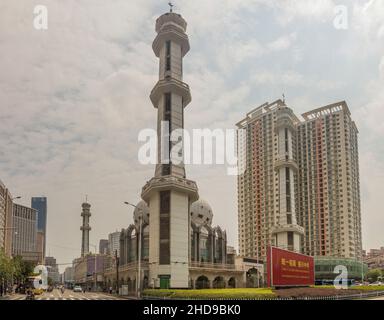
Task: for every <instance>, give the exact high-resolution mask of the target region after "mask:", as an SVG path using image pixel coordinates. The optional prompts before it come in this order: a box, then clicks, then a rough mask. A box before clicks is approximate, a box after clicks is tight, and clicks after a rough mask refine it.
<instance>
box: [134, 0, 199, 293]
mask: <svg viewBox="0 0 384 320" xmlns="http://www.w3.org/2000/svg"><path fill="white" fill-rule="evenodd" d="M169 6H170V12H171V13H169V12H167V13H165V14H163V15H162V16H160V17H159V18H158V19H157V21H156V32H157V35H156V38H155V40H154V41H153V45H152V48H153V51H154V53H155V55H156V57H158V58H159V80H158V82H157V83H156V85H155V87H154V88H153V90H152V92H151V95H150V99H151V101H152V104H153V106H154V107H155V108H156V109H157V135H158V139H157V140H158V155H157V165H156V169H155V176H154V177H153V178H152V179H151V180H150V181H149V182H148V183H147V184H146V185H145V186H144V187H143V190H142V193H141V197H142V199H143V200H144V201H145V202H146V203H149V242H150V247H149V261H150V267H149V278H150V279H160V281H155V282H154V286H155V287H156V288H158V287H159V286H160V287H163V286H164V287H166V288H188V287H189V276H188V273H189V241H190V239H189V238H190V237H188V236H187V235H188V234H189V228H190V211H189V208H190V205H191V203H192V202H194V201H196V200H198V198H199V195H198V190H197V185H196V183H195V182H194V181H191V180H187V179H186V175H185V167H184V163H183V137H182V136H181V137H180V136H179V140H178V141H177V142H175V141H174V140H175V139H172V140H171V136H172V133H174V132H175V130H176V129H178V130H177V132H180V131H181V130H182V129H183V128H184V109H185V107H186V106H187V105H188V104H189V103H190V102H191V99H192V98H191V93H190V90H189V86H188V85H187V84H186V83H184V82H183V58H184V56H185V55H186V54H187V52H188V51H189V40H188V36H187V34H186V29H187V22H186V21H185V20H184V19H183V17H182V16H181V15H180V14H176V13H172V7H173V4H172V3H171V2H170V3H169ZM180 147H181V148H180ZM175 149H177V151H175ZM175 156H176V158H177V160H178V161H173V160H175V159H176V158H174V157H175ZM164 160H165V161H164ZM180 160H181V161H180Z"/></svg>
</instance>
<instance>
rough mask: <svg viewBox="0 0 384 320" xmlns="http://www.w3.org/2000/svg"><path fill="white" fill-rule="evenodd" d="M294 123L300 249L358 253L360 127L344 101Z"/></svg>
mask: <svg viewBox="0 0 384 320" xmlns="http://www.w3.org/2000/svg"><path fill="white" fill-rule="evenodd" d="M302 116H303V118H304V121H303V122H301V123H299V125H298V128H297V162H298V166H299V174H298V181H297V186H298V188H297V194H296V198H297V202H298V221H299V224H300V225H302V226H303V227H304V229H305V232H306V236H305V237H304V238H303V248H304V252H305V253H307V254H309V255H313V256H337V257H346V258H358V259H361V257H362V239H361V212H360V211H361V210H360V182H359V154H358V138H357V136H358V130H357V128H356V125H355V123H354V122H353V121H352V119H351V113H350V111H349V109H348V106H347V104H346V103H345V102H339V103H335V104H332V105H329V106H325V107H322V108H319V109H316V110H313V111H310V112H307V113H304V114H303V115H302Z"/></svg>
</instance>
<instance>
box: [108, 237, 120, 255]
mask: <svg viewBox="0 0 384 320" xmlns="http://www.w3.org/2000/svg"><path fill="white" fill-rule="evenodd" d="M108 251H109V253H110V254H111V255H115V252H117V256H119V255H120V232H119V231H116V232H113V233H110V234H109V235H108Z"/></svg>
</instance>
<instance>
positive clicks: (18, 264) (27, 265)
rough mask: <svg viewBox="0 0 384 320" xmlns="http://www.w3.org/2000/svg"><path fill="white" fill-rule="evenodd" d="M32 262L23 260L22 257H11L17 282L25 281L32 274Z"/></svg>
mask: <svg viewBox="0 0 384 320" xmlns="http://www.w3.org/2000/svg"><path fill="white" fill-rule="evenodd" d="M33 267H34V265H33V263H31V262H29V261H24V260H23V258H22V257H20V256H16V257H14V258H13V268H14V278H15V280H17V281H18V282H19V283H23V282H25V280H27V278H28V277H29V276H30V275H32V274H33Z"/></svg>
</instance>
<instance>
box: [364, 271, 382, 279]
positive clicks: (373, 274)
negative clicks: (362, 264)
mask: <svg viewBox="0 0 384 320" xmlns="http://www.w3.org/2000/svg"><path fill="white" fill-rule="evenodd" d="M381 276H382V272H381V270H380V269H372V270H370V271H368V273H367V279H368V280H369V281H370V282H376V281H377V280H378V279H379V277H381Z"/></svg>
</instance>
